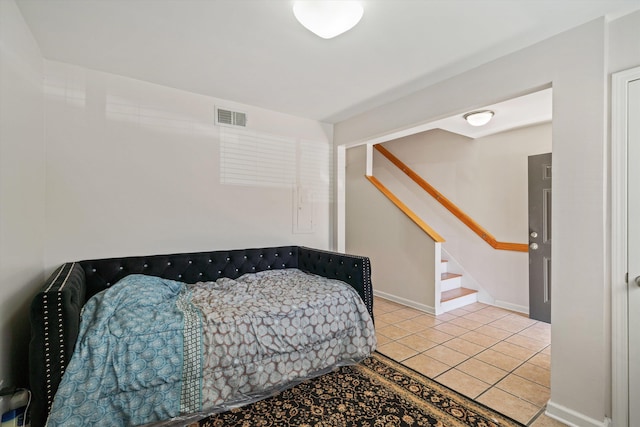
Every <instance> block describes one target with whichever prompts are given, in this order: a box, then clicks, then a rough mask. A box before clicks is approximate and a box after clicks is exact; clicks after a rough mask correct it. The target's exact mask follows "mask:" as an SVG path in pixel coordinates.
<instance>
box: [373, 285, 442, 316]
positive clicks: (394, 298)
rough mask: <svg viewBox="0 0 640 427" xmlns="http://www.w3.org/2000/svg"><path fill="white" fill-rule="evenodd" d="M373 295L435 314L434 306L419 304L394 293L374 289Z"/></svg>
mask: <svg viewBox="0 0 640 427" xmlns="http://www.w3.org/2000/svg"><path fill="white" fill-rule="evenodd" d="M373 295H375V296H377V297H380V298H384V299H388V300H389V301H393V302H397V303H398V304H402V305H406V306H408V307H411V308H415V309H416V310H420V311H424V312H425V313H428V314H433V315H435V314H436V309H435V308H434V307H430V306H428V305H425V304H420V303H418V302H415V301H411V300H408V299H406V298H402V297H398V296H395V295H391V294H388V293H386V292H380V291H376V290H374V291H373Z"/></svg>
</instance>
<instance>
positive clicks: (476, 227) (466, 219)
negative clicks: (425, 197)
mask: <svg viewBox="0 0 640 427" xmlns="http://www.w3.org/2000/svg"><path fill="white" fill-rule="evenodd" d="M373 147H374V148H375V149H376V150H378V152H380V154H382V155H383V156H385V157H386V158H387V159H388V160H389V161H390V162H391V163H393V164H394V165H396V167H398V169H400V170H401V171H402V172H404V173H405V174H406V175H407V176H408V177H409V178H411V179H412V180H413V181H414V182H415V183H416V184H418V185H419V186H420V187H421V188H422V189H423V190H425V191H426V192H427V193H429V194H430V195H431V196H432V197H433V198H434V199H436V200H437V201H438V202H440V204H441V205H442V206H444V207H445V208H446V209H447V210H448V211H449V212H451V213H452V214H453V215H454V216H455V217H456V218H458V219H459V220H460V221H462V222H463V223H464V224H465V225H466V226H467V227H469V228H470V229H471V230H473V232H474V233H476V234H477V235H478V236H480V238H481V239H482V240H484V241H485V242H487V243H488V244H489V245H490V246H491V247H492V248H494V249H500V250H505V251H516V252H529V246H528V245H527V244H526V243H508V242H499V241H497V240H496V238H495V237H494V236H493V235H492V234H491V233H489V232H488V231H487V230H485V229H484V228H482V227H481V226H480V224H478V223H477V222H475V221H474V220H473V219H472V218H471V217H470V216H469V215H467V214H466V213H464V212H463V211H462V209H460V208H459V207H458V206H456V205H455V204H454V203H453V202H452V201H451V200H449V199H447V198H446V197H445V196H444V195H443V194H442V193H440V192H439V191H438V190H436V189H435V188H434V187H433V186H432V185H431V184H429V183H428V182H427V181H425V180H424V179H423V178H422V177H421V176H420V175H418V174H417V173H415V172H414V171H413V170H412V169H411V168H410V167H409V166H407V165H406V164H404V163H403V162H402V161H401V160H400V159H398V158H397V157H396V156H394V155H393V154H391V152H390V151H389V150H387V149H386V148H384V147H383V146H382V145H380V144H376V145H374V146H373Z"/></svg>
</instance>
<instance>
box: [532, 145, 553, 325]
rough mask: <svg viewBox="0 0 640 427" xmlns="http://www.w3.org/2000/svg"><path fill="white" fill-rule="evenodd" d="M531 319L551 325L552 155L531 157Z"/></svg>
mask: <svg viewBox="0 0 640 427" xmlns="http://www.w3.org/2000/svg"><path fill="white" fill-rule="evenodd" d="M529 317H530V318H532V319H535V320H540V321H543V322H547V323H551V153H546V154H538V155H536V156H529Z"/></svg>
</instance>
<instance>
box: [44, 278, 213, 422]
mask: <svg viewBox="0 0 640 427" xmlns="http://www.w3.org/2000/svg"><path fill="white" fill-rule="evenodd" d="M189 293H190V292H189V290H188V289H187V286H186V285H185V284H183V283H180V282H175V281H172V280H166V279H161V278H158V277H150V276H144V275H131V276H127V277H125V278H124V279H122V280H121V281H120V282H118V283H117V284H115V285H114V286H112V287H111V288H109V289H108V291H104V292H101V293H100V294H98V295H96V296H94V297H93V298H91V299H90V300H89V301H88V302H87V304H86V305H85V307H84V309H83V312H82V320H81V322H80V332H79V335H78V341H77V342H76V348H75V350H74V354H73V357H72V358H71V361H70V362H69V365H68V367H67V369H66V371H65V374H64V376H63V378H62V382H61V383H60V387H59V388H58V392H57V393H56V396H55V399H54V402H53V406H52V409H51V413H50V416H49V420H48V422H47V425H48V426H50V427H55V426H114V425H138V424H144V423H148V422H151V421H155V420H161V419H166V418H171V417H175V416H177V415H179V414H180V412H183V413H184V412H190V411H195V410H198V409H200V408H199V405H200V394H199V393H200V389H201V387H200V381H201V372H200V370H199V369H198V361H200V360H201V354H200V353H201V346H200V344H199V343H200V342H201V336H202V335H201V331H202V328H201V318H200V315H199V311H198V310H196V309H195V307H193V305H192V304H191V303H190V301H189V300H190V298H189ZM116 313H117V315H116ZM184 337H187V338H184ZM185 341H186V342H185ZM189 341H191V342H189ZM185 358H189V359H191V361H192V362H194V363H196V366H195V369H194V368H193V365H192V364H186V365H185V364H184V363H183V362H184V359H185ZM183 366H188V367H189V369H186V370H185V371H186V372H185V371H183Z"/></svg>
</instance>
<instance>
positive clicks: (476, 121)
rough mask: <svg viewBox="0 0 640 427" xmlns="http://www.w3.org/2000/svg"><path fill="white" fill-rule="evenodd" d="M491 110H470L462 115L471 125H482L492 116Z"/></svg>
mask: <svg viewBox="0 0 640 427" xmlns="http://www.w3.org/2000/svg"><path fill="white" fill-rule="evenodd" d="M493 114H494V113H493V111H491V110H482V111H472V112H470V113H467V114H465V115H464V116H462V117H463V118H464V119H465V120H466V121H467V122H468V123H469V124H470V125H471V126H484V125H486V124H487V123H489V120H491V118H492V117H493Z"/></svg>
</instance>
